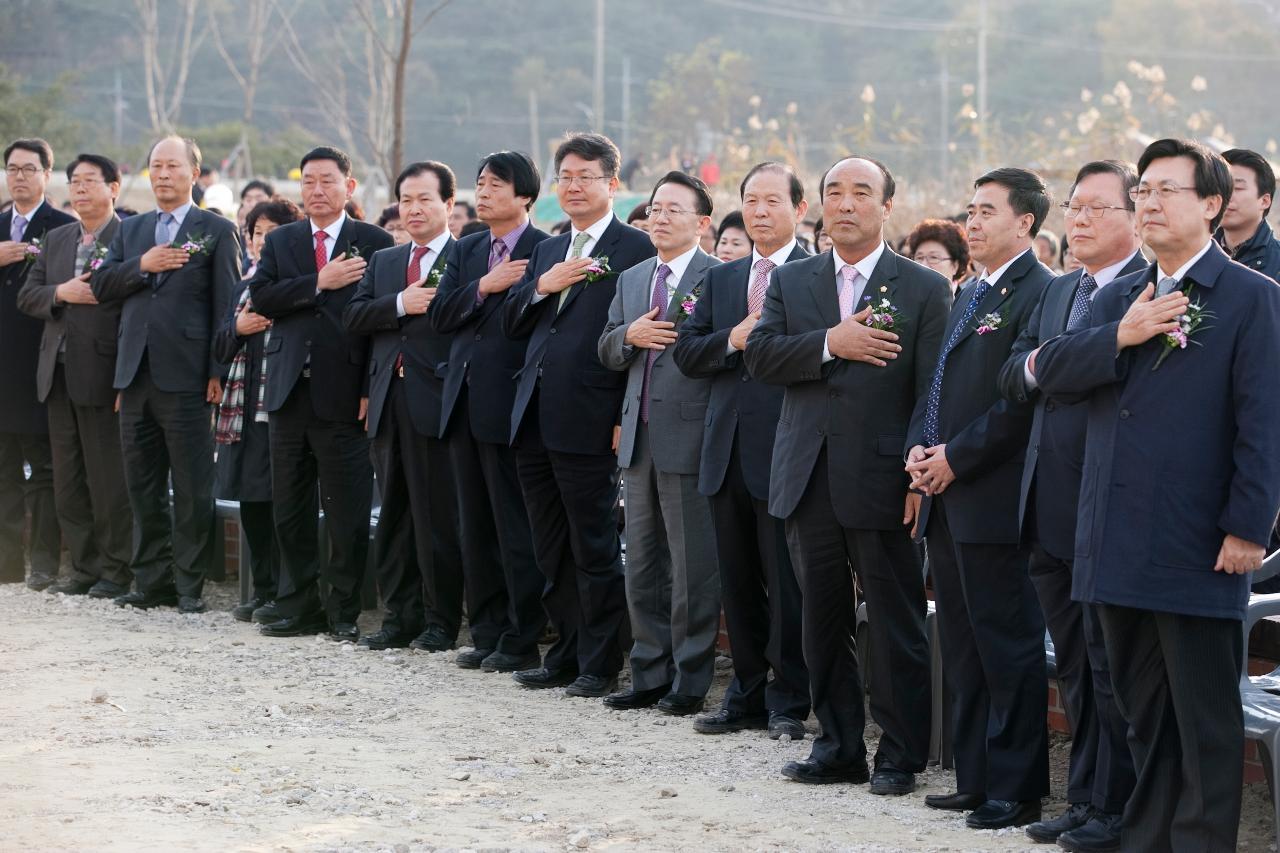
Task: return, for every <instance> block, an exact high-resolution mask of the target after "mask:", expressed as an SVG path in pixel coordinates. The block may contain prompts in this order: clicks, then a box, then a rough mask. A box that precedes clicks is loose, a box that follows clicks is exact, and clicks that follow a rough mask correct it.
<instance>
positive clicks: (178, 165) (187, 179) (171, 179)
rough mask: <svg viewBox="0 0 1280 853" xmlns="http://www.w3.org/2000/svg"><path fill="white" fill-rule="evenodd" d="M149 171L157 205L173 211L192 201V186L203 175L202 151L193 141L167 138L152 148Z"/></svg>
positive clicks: (148, 164)
mask: <svg viewBox="0 0 1280 853" xmlns="http://www.w3.org/2000/svg"><path fill="white" fill-rule="evenodd" d="M147 168H148V170H149V171H150V177H151V191H152V192H153V193H154V194H155V197H156V205H157V206H158V207H159V208H160V209H161V210H166V211H168V210H173V209H174V208H178V207H181V206H182V205H184V204H186V203H187V202H189V201H191V187H192V185H194V184H195V182H196V178H197V177H198V176H199V175H200V149H199V148H198V147H197V146H196V144H195V142H194V141H193V140H190V139H183V138H181V137H178V136H166V137H165V138H163V139H161V140H159V141H158V142H156V144H155V145H153V146H151V154H150V155H149V157H148V158H147Z"/></svg>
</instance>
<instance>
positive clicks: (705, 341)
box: [671, 274, 742, 379]
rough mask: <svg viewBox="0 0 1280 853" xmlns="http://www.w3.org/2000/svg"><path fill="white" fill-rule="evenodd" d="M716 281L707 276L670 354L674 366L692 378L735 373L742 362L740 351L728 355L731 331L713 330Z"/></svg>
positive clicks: (728, 327)
mask: <svg viewBox="0 0 1280 853" xmlns="http://www.w3.org/2000/svg"><path fill="white" fill-rule="evenodd" d="M716 280H717V279H714V278H713V277H712V276H711V275H710V274H708V275H707V277H706V279H704V281H703V288H704V290H703V293H702V298H701V299H699V300H698V302H697V304H696V305H694V306H693V314H691V315H690V316H689V318H688V319H687V320H685V321H684V322H683V323H681V324H680V337H679V338H678V339H677V340H676V348H675V352H673V353H672V354H671V357H672V358H673V359H675V362H676V367H678V368H680V372H681V373H683V374H684V375H685V376H688V377H689V378H691V379H709V378H710V377H712V376H715V375H716V374H717V373H720V372H722V371H725V370H737V368H738V365H740V364H741V363H742V353H741V352H738V351H734V352H729V333H730V332H732V331H733V328H732V327H731V326H726V327H725V328H723V329H720V330H719V331H714V329H715V308H714V307H712V306H713V304H714V300H713V299H712V291H713V290H714V287H715V281H716Z"/></svg>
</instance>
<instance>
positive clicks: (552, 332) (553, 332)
mask: <svg viewBox="0 0 1280 853" xmlns="http://www.w3.org/2000/svg"><path fill="white" fill-rule="evenodd" d="M555 333H556V327H555V326H552V327H551V334H553V335H554V334H555Z"/></svg>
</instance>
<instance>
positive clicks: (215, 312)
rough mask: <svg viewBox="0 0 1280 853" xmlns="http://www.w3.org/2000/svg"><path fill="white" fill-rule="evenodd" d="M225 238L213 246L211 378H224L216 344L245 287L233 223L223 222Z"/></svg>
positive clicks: (222, 237)
mask: <svg viewBox="0 0 1280 853" xmlns="http://www.w3.org/2000/svg"><path fill="white" fill-rule="evenodd" d="M224 224H225V225H226V228H225V229H223V232H222V235H221V236H220V237H219V238H218V241H217V242H216V243H215V244H214V247H213V263H212V265H211V274H212V281H211V284H210V286H211V287H212V288H213V292H212V294H211V297H212V299H213V305H212V306H211V308H212V310H210V312H209V341H210V345H209V378H210V379H212V378H214V377H219V378H220V377H222V376H223V375H224V373H225V369H226V364H225V363H224V362H223V360H222V359H220V358H219V357H218V353H217V351H216V350H217V348H216V347H215V346H214V345H213V343H212V342H213V341H215V340H216V339H217V337H218V332H219V331H220V330H221V329H222V325H223V322H224V321H225V320H226V318H227V316H228V315H230V314H231V313H232V312H233V311H234V310H235V304H236V299H237V298H238V297H239V295H240V289H241V287H243V284H242V281H241V278H240V236H239V232H238V231H237V229H236V228H235V227H234V226H232V225H231V224H230V223H224Z"/></svg>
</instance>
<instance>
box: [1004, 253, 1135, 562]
mask: <svg viewBox="0 0 1280 853" xmlns="http://www.w3.org/2000/svg"><path fill="white" fill-rule="evenodd" d="M1146 267H1147V260H1146V258H1144V257H1143V256H1142V253H1141V252H1136V253H1134V256H1133V257H1132V258H1130V259H1129V262H1128V263H1127V264H1125V266H1124V268H1123V269H1121V270H1120V273H1119V276H1125V275H1128V274H1129V273H1134V272H1138V271H1139V270H1143V269H1146ZM1083 275H1084V271H1083V270H1076V271H1075V272H1069V273H1067V274H1065V275H1060V276H1058V277H1057V278H1055V279H1053V280H1052V281H1050V282H1049V284H1048V285H1047V286H1046V287H1045V291H1044V296H1043V297H1041V299H1040V303H1039V304H1038V305H1036V307H1035V310H1034V311H1032V312H1031V319H1030V320H1028V321H1027V327H1026V328H1025V329H1023V330H1022V334H1021V335H1019V336H1018V339H1017V340H1016V341H1015V342H1014V344H1013V351H1012V352H1011V353H1010V355H1009V360H1008V361H1006V362H1005V364H1004V367H1003V368H1002V369H1001V370H1000V393H1001V394H1003V395H1004V396H1005V398H1006V399H1009V400H1013V401H1015V402H1018V403H1025V402H1027V401H1028V400H1030V401H1032V402H1034V403H1035V407H1036V408H1035V415H1034V416H1033V418H1032V421H1031V435H1030V437H1029V438H1028V440H1027V459H1026V463H1025V464H1024V466H1023V469H1022V492H1021V495H1020V497H1019V499H1018V523H1019V524H1020V525H1021V530H1022V531H1023V534H1024V536H1027V535H1029V532H1030V531H1029V530H1028V527H1027V522H1028V520H1029V519H1028V518H1027V506H1028V503H1029V502H1030V498H1031V488H1032V484H1033V483H1034V484H1035V487H1036V491H1035V538H1036V539H1037V540H1038V541H1039V543H1040V546H1041V547H1042V548H1044V549H1045V550H1046V551H1048V552H1049V553H1050V554H1052V555H1053V556H1055V557H1057V558H1058V559H1060V560H1070V559H1071V556H1072V554H1074V553H1075V541H1076V508H1077V506H1078V505H1079V502H1080V477H1081V475H1082V473H1083V470H1084V440H1085V427H1086V426H1087V423H1088V412H1087V410H1086V409H1087V407H1085V406H1083V405H1073V404H1071V403H1065V402H1062V401H1058V400H1050V399H1048V398H1047V397H1045V396H1044V395H1043V394H1041V393H1040V392H1039V390H1038V389H1036V388H1028V387H1027V380H1026V371H1025V369H1024V368H1025V367H1026V363H1027V356H1028V355H1029V354H1030V352H1031V351H1032V350H1033V349H1035V348H1036V347H1038V346H1040V345H1041V344H1042V343H1044V342H1045V341H1048V340H1052V339H1053V338H1056V337H1057V336H1058V335H1060V334H1062V333H1063V331H1065V330H1066V328H1067V319H1068V318H1069V317H1070V316H1071V306H1072V304H1073V303H1074V302H1075V296H1076V289H1077V287H1078V286H1079V284H1080V278H1081V276H1083ZM1119 276H1117V277H1119Z"/></svg>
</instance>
